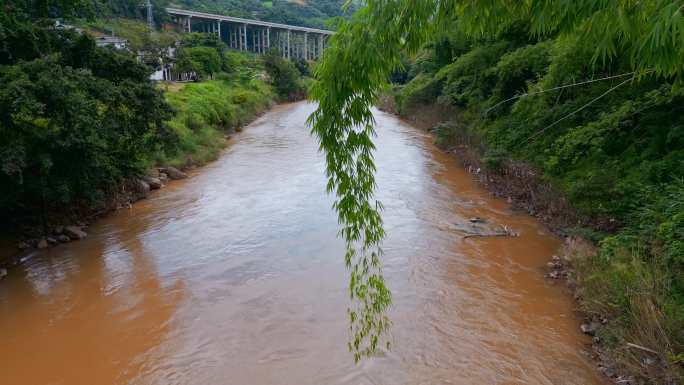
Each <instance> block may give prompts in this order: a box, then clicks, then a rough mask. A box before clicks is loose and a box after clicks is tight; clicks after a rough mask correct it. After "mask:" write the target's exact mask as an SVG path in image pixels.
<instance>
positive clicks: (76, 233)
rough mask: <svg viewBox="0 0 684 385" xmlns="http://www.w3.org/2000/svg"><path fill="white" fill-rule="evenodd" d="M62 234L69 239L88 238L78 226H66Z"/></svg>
mask: <svg viewBox="0 0 684 385" xmlns="http://www.w3.org/2000/svg"><path fill="white" fill-rule="evenodd" d="M64 234H65V235H66V236H68V237H69V239H73V240H76V239H83V238H85V237H87V236H88V234H86V232H85V231H83V230H81V228H80V227H78V226H67V227H65V228H64Z"/></svg>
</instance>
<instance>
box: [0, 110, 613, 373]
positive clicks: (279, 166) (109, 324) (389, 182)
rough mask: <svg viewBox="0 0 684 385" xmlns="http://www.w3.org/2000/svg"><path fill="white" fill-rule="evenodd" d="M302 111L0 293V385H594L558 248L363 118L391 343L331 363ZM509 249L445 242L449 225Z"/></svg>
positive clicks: (413, 132)
mask: <svg viewBox="0 0 684 385" xmlns="http://www.w3.org/2000/svg"><path fill="white" fill-rule="evenodd" d="M312 110H313V106H312V105H309V104H306V103H296V104H290V105H283V106H278V107H276V108H275V109H273V110H272V111H271V112H269V113H268V114H266V115H264V116H262V117H261V118H260V119H259V120H257V121H256V122H255V123H253V124H252V125H250V126H249V127H247V128H246V129H245V130H244V131H243V132H242V133H239V134H237V135H235V136H234V138H233V139H231V143H230V144H229V146H228V148H227V149H226V150H225V152H224V154H223V156H222V157H221V158H220V159H219V160H217V161H216V162H214V163H212V164H210V165H208V166H207V167H204V168H203V169H202V170H200V171H198V172H196V173H194V174H193V175H192V176H191V177H190V178H189V179H187V180H184V181H182V182H180V181H179V182H173V183H171V184H170V185H169V186H167V187H165V188H164V189H162V190H161V191H159V192H157V193H155V194H153V195H152V197H151V198H150V199H148V200H145V201H142V202H140V203H138V204H136V205H135V206H134V207H133V208H132V209H130V210H121V211H118V212H116V213H114V214H112V215H110V216H108V217H106V218H104V219H102V220H100V221H98V222H97V223H96V224H95V225H93V226H91V227H90V228H89V229H88V232H89V236H88V238H86V239H85V240H83V241H79V242H74V243H71V244H67V245H62V246H59V247H56V248H54V249H51V250H48V251H45V252H40V253H36V254H35V255H33V257H32V258H31V259H29V260H28V261H27V262H25V263H24V264H22V265H21V266H20V267H18V268H16V269H14V270H12V271H10V275H9V276H8V277H7V278H6V279H5V280H3V281H1V282H0V343H1V345H2V349H1V350H0V383H1V384H3V385H10V384H11V385H14V384H17V385H32V384H40V385H43V384H63V385H74V384H89V385H90V384H154V385H157V384H159V385H166V384H193V385H204V384H206V385H220V384H236V385H246V384H254V385H261V384H264V385H267V384H289V385H306V384H312V385H313V384H317V385H318V384H331V385H334V384H350V385H361V384H387V385H399V384H407V385H409V384H410V385H418V384H464V385H465V384H468V385H470V384H473V385H479V384H483V385H487V384H557V385H560V384H568V385H591V384H602V383H603V382H602V380H601V378H600V377H599V375H598V373H597V371H596V370H595V368H594V365H593V364H592V362H591V360H590V359H589V358H588V353H587V352H586V345H587V343H588V341H587V339H586V337H584V336H583V335H581V334H580V333H579V332H578V320H577V318H576V316H575V314H574V312H573V303H572V301H571V299H570V298H569V296H568V294H567V293H565V292H563V290H562V289H561V288H559V287H556V286H554V285H552V284H551V283H549V282H547V281H545V279H544V278H543V267H544V265H545V263H546V262H547V261H548V258H549V256H551V255H552V254H553V253H554V252H555V251H556V249H557V248H558V246H559V241H558V240H557V239H556V238H554V237H553V236H551V235H550V234H548V233H547V232H546V231H545V230H544V229H543V227H542V226H541V225H539V224H538V223H537V222H535V220H534V219H532V218H530V217H528V216H526V215H521V214H516V213H513V212H512V211H511V210H510V209H509V206H508V205H507V204H506V202H504V201H501V200H498V199H494V198H492V197H490V196H489V195H488V194H487V193H486V192H485V191H484V190H483V189H481V188H480V187H478V186H477V184H476V183H475V182H473V181H472V178H471V176H470V175H469V174H467V173H466V172H464V171H463V170H462V169H461V168H460V167H459V166H458V165H457V164H456V162H455V161H454V160H453V159H452V158H449V157H448V156H446V155H444V154H442V153H440V152H439V151H438V150H437V149H436V148H435V147H434V146H433V145H432V142H431V139H430V137H428V136H427V135H425V134H424V133H422V132H421V131H419V130H418V129H415V128H412V127H410V126H409V125H407V124H405V123H403V122H401V121H400V120H398V119H396V118H394V117H392V116H390V115H387V114H384V113H382V112H377V113H376V115H377V120H378V133H379V137H378V140H377V142H378V151H377V154H376V159H377V164H378V169H379V171H378V189H379V190H378V197H379V198H380V200H381V201H382V202H383V204H384V206H385V213H384V219H385V223H386V230H387V233H388V238H387V239H386V241H385V243H384V249H385V259H384V263H385V274H386V276H387V279H388V283H389V286H390V288H391V289H392V291H393V295H394V306H393V309H392V311H391V314H390V317H391V319H392V320H393V322H394V325H393V327H392V341H393V348H392V350H391V351H389V352H386V353H384V354H381V355H380V356H378V357H374V358H372V359H366V360H364V361H362V362H361V363H360V364H358V365H355V364H354V363H353V359H352V355H351V354H350V353H349V352H348V351H347V349H346V343H347V338H348V334H347V333H348V329H347V326H348V324H347V316H346V308H347V305H348V303H349V299H348V295H347V272H346V270H345V268H344V264H343V251H344V250H343V244H342V242H341V241H340V240H338V239H337V237H336V234H337V230H338V225H337V220H336V216H335V214H334V213H333V211H332V209H331V203H332V199H331V197H329V196H327V195H326V194H325V177H324V165H323V156H322V155H321V154H320V153H318V152H317V145H316V142H315V140H314V139H313V138H312V137H311V136H310V135H309V130H308V129H307V128H306V127H305V119H306V117H307V115H308V114H309V113H310V112H311V111H312ZM474 216H478V217H482V218H485V219H486V220H487V221H488V222H490V223H496V224H501V225H507V226H509V227H510V228H512V229H514V230H515V231H517V232H519V233H520V236H519V237H516V238H505V237H498V238H464V237H463V234H464V233H463V229H464V228H467V226H468V218H471V217H474Z"/></svg>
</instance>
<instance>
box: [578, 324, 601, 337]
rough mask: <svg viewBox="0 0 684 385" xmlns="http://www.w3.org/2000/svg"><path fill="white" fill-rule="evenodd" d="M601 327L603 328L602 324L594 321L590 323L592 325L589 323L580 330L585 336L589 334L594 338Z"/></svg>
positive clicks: (581, 326)
mask: <svg viewBox="0 0 684 385" xmlns="http://www.w3.org/2000/svg"><path fill="white" fill-rule="evenodd" d="M600 327H601V324H600V323H598V322H596V321H592V322H590V323H588V324H582V325H580V330H581V331H582V333H584V334H589V335H590V336H593V335H595V334H596V331H597V330H598V329H599V328H600Z"/></svg>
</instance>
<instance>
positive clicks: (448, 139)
mask: <svg viewBox="0 0 684 385" xmlns="http://www.w3.org/2000/svg"><path fill="white" fill-rule="evenodd" d="M395 96H396V95H386V96H384V97H383V98H382V100H381V103H380V108H381V109H383V110H385V111H389V112H392V113H394V114H397V115H399V116H401V117H403V118H404V119H407V120H409V121H410V122H411V123H412V124H414V125H417V126H418V127H421V128H423V129H426V130H428V131H430V132H431V133H432V134H433V136H434V138H435V142H436V143H437V144H438V146H439V147H440V148H442V149H443V150H444V151H445V152H447V153H450V154H453V155H454V157H455V159H456V160H457V161H458V162H459V163H460V164H461V165H462V166H463V167H464V168H465V169H466V170H467V171H468V172H469V173H471V174H472V175H473V177H474V178H475V179H476V180H478V181H479V182H480V184H482V185H483V186H484V187H486V188H487V189H488V190H489V191H490V192H491V193H492V194H494V195H495V196H498V197H501V198H503V199H506V200H507V201H508V202H509V203H510V204H511V205H512V207H513V208H514V209H517V210H521V211H524V212H526V213H528V214H529V215H532V216H534V217H536V218H537V219H538V220H540V221H541V222H542V223H544V224H545V225H546V226H547V227H548V228H549V229H550V230H551V231H552V232H554V233H555V234H557V235H558V236H560V237H562V238H564V239H565V241H564V244H563V246H562V247H561V249H560V250H558V252H557V253H556V254H555V255H553V256H549V257H550V260H549V263H548V271H547V274H546V276H547V277H548V278H549V279H552V280H561V279H562V280H564V281H565V282H566V284H567V286H568V287H569V288H570V290H571V292H572V293H573V295H574V298H575V299H576V300H577V303H578V310H579V311H580V312H581V314H582V317H583V318H584V320H585V321H584V323H583V324H582V325H581V331H582V332H583V333H585V334H588V335H590V336H592V341H593V343H592V347H593V350H594V352H595V359H596V362H597V366H598V368H599V370H600V371H601V372H603V373H604V374H605V375H606V377H608V378H610V379H611V380H612V381H613V382H615V383H620V384H650V383H654V384H668V385H675V384H677V381H678V380H677V378H679V376H681V372H680V370H681V366H680V365H681V363H682V359H681V355H677V356H672V351H673V350H674V351H676V348H675V347H674V345H673V344H672V343H671V342H669V341H672V338H673V337H674V338H676V336H674V335H673V334H672V330H673V329H672V326H671V323H672V322H676V318H669V319H668V317H676V315H674V316H673V315H668V314H667V313H666V312H668V311H670V312H672V311H673V310H675V309H672V308H670V309H666V308H665V309H663V308H659V305H658V304H659V303H661V304H662V299H663V296H664V295H666V294H665V293H664V292H662V291H660V290H662V289H660V288H659V287H661V285H662V284H663V283H662V282H660V283H656V280H657V279H662V276H659V275H657V271H658V270H657V269H663V267H662V266H658V265H656V266H654V267H648V266H645V265H644V263H641V262H639V261H638V260H636V259H634V257H631V258H630V257H629V256H627V260H628V261H631V262H628V263H629V265H622V262H618V261H615V260H611V259H606V254H605V253H606V250H605V249H606V247H610V243H609V244H608V245H607V244H606V242H607V241H606V240H604V241H602V242H598V243H597V238H594V237H591V234H592V233H591V231H609V230H610V229H613V231H615V230H614V229H615V228H616V226H617V224H613V223H611V222H610V221H608V222H607V223H606V221H600V220H596V218H595V217H594V218H591V217H587V216H583V215H582V214H581V213H579V212H578V210H576V209H575V208H574V207H573V206H572V204H571V203H570V202H569V200H568V198H567V196H566V194H565V193H563V192H562V191H559V189H558V188H556V187H555V186H554V185H553V184H552V183H550V182H549V179H548V178H547V177H546V175H544V173H543V172H542V171H541V170H539V169H538V168H535V167H533V166H531V165H530V164H529V163H527V162H524V161H519V160H515V159H513V158H511V157H509V156H506V155H505V154H497V157H496V159H494V160H493V159H491V158H490V157H489V155H490V154H491V151H490V150H491V149H489V148H488V147H487V145H486V143H485V142H484V141H483V140H482V138H481V137H478V135H476V134H475V133H474V132H473V131H472V130H467V129H464V124H463V122H460V121H459V118H458V117H459V114H460V113H462V111H459V110H458V109H457V108H454V107H451V106H445V105H444V104H441V103H438V102H434V103H431V104H421V103H411V104H409V105H407V106H405V107H404V108H403V110H402V111H401V113H400V111H399V109H398V108H397V106H396V102H395V100H396V98H395ZM584 234H589V236H583V235H584ZM608 239H611V238H608ZM618 239H619V238H618ZM613 247H614V248H619V247H620V246H619V245H614V246H613ZM623 258H624V257H623ZM618 263H620V265H616V264H618ZM616 269H618V270H617V271H616ZM626 269H633V270H632V271H629V270H626ZM625 274H628V275H629V276H631V279H629V280H627V281H626V282H621V281H620V280H621V279H622V277H624V276H625ZM658 277H660V278H658ZM630 287H631V288H632V289H631V290H628V291H626V292H624V293H622V295H620V296H618V295H616V292H617V291H619V290H622V289H625V288H630ZM616 301H618V302H616ZM625 301H627V302H625ZM634 307H637V309H636V311H635V310H633V309H634ZM627 309H630V310H627ZM670 314H671V313H670ZM668 323H670V326H668ZM668 330H670V331H668ZM675 330H676V329H675Z"/></svg>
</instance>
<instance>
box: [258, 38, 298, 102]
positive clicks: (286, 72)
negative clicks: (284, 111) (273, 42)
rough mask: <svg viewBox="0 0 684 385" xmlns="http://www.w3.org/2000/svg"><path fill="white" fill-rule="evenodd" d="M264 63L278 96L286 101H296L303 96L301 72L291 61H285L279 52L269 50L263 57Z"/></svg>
mask: <svg viewBox="0 0 684 385" xmlns="http://www.w3.org/2000/svg"><path fill="white" fill-rule="evenodd" d="M263 63H264V69H266V72H267V73H268V75H269V76H270V78H271V82H272V84H273V87H274V88H275V90H276V92H277V93H278V96H280V97H281V98H282V99H285V100H295V99H297V98H299V97H301V96H302V95H303V93H304V90H303V87H302V85H301V84H300V82H299V77H300V76H299V74H300V73H299V71H298V70H297V68H296V67H295V65H294V64H293V63H292V62H291V61H289V60H285V59H283V58H282V57H281V56H280V53H279V52H278V50H276V49H271V50H269V51H268V52H267V54H266V55H264V56H263Z"/></svg>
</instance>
